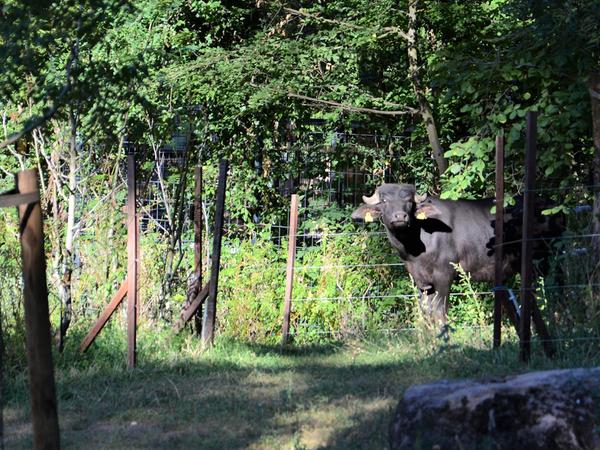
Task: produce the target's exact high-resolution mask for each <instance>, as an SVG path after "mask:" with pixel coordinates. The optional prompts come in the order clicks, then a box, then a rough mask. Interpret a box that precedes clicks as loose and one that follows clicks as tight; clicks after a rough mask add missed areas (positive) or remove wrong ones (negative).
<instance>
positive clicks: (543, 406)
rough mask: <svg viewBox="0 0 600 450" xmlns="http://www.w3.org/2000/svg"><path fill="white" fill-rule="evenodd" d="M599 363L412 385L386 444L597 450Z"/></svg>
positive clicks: (401, 446)
mask: <svg viewBox="0 0 600 450" xmlns="http://www.w3.org/2000/svg"><path fill="white" fill-rule="evenodd" d="M599 400H600V367H598V368H594V369H569V370H553V371H548V372H532V373H528V374H524V375H519V376H514V377H507V378H502V379H492V380H486V381H471V380H466V381H465V380H462V381H438V382H435V383H430V384H423V385H418V386H412V387H410V388H408V389H407V390H406V392H405V393H404V397H403V398H402V400H400V403H399V404H398V408H397V409H396V414H395V415H394V419H393V421H392V423H391V424H390V446H391V448H392V449H411V450H412V449H422V450H425V449H427V450H429V449H439V450H446V449H456V450H466V449H507V450H521V449H522V450H534V449H540V450H541V449H543V450H552V449H569V450H570V449H586V450H592V449H600V439H599V438H598V431H597V430H596V426H597V424H598V421H597V419H596V418H595V413H597V412H598V410H599V409H600V403H599Z"/></svg>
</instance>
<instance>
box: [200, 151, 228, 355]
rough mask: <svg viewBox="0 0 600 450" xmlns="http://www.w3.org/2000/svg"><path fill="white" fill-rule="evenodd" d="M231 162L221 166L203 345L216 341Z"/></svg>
mask: <svg viewBox="0 0 600 450" xmlns="http://www.w3.org/2000/svg"><path fill="white" fill-rule="evenodd" d="M228 169H229V162H228V161H227V160H221V162H220V164H219V182H218V186H217V203H216V209H215V232H214V233H215V234H214V238H213V250H212V256H211V266H210V284H209V292H208V299H207V301H206V308H205V309H204V317H203V321H202V343H203V344H204V346H205V347H206V346H211V345H212V343H213V339H214V331H215V321H216V315H217V292H218V289H219V270H220V264H221V240H222V237H223V219H224V213H225V193H226V190H227V170H228Z"/></svg>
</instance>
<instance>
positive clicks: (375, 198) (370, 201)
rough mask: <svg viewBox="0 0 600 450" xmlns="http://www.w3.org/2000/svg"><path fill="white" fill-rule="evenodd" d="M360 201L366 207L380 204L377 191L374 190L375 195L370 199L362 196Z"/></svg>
mask: <svg viewBox="0 0 600 450" xmlns="http://www.w3.org/2000/svg"><path fill="white" fill-rule="evenodd" d="M362 199H363V202H365V204H367V205H376V204H378V203H380V202H381V200H380V199H379V192H377V190H375V193H374V194H373V195H372V196H371V197H366V196H364V195H363V198H362Z"/></svg>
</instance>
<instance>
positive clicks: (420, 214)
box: [417, 211, 427, 220]
mask: <svg viewBox="0 0 600 450" xmlns="http://www.w3.org/2000/svg"><path fill="white" fill-rule="evenodd" d="M417 219H419V220H425V219H427V214H425V213H424V212H423V211H421V212H418V213H417Z"/></svg>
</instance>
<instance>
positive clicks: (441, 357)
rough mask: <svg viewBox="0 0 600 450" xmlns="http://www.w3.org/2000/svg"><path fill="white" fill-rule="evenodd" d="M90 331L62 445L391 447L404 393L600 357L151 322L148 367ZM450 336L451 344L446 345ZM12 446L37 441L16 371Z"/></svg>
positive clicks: (463, 340) (72, 369)
mask: <svg viewBox="0 0 600 450" xmlns="http://www.w3.org/2000/svg"><path fill="white" fill-rule="evenodd" d="M81 337H82V333H76V332H75V333H73V334H72V336H71V340H70V345H69V348H67V350H66V351H65V353H64V354H63V355H59V356H55V360H56V366H57V369H56V379H57V390H58V402H59V415H60V426H61V439H62V443H63V447H64V448H69V449H135V448H139V449H175V448H181V449H192V448H197V449H234V448H252V449H271V448H273V449H279V448H287V449H301V448H306V449H312V448H339V449H351V448H361V449H365V448H367V449H368V448H373V449H382V448H385V447H386V439H387V428H388V425H389V421H390V418H391V417H392V413H393V410H394V408H395V406H396V404H397V401H398V399H399V397H400V396H401V395H402V392H403V391H404V389H405V388H407V387H408V386H410V385H412V384H415V383H424V382H427V381H430V380H435V379H440V378H464V377H471V378H486V377H492V376H499V375H507V374H515V373H520V372H525V371H531V370H534V369H549V368H555V367H573V366H591V365H598V364H599V363H600V349H599V348H598V346H597V344H589V343H588V344H585V345H584V343H582V344H581V345H580V346H579V347H577V348H571V349H566V348H561V350H560V351H559V355H558V357H557V358H556V359H554V360H552V361H549V360H547V359H546V358H545V357H544V356H543V354H542V351H541V348H539V347H538V346H534V351H533V358H532V361H531V363H530V364H528V365H524V364H521V363H519V362H518V361H517V346H516V345H515V343H514V338H513V339H511V341H510V342H508V343H506V344H505V345H504V346H503V347H502V348H500V349H498V350H494V351H492V350H490V349H489V342H490V341H491V339H490V331H489V330H488V329H486V330H484V331H483V332H482V331H481V330H461V331H457V332H455V333H454V334H452V336H451V339H450V342H449V343H443V342H441V340H440V339H437V338H436V336H435V334H432V333H430V332H427V331H415V332H410V333H402V334H398V335H394V336H389V337H379V338H370V339H369V338H364V339H361V340H356V341H351V342H346V343H343V344H340V343H329V344H324V345H321V346H312V347H303V348H294V347H289V348H286V349H284V350H281V349H280V348H279V347H278V346H262V345H253V344H249V343H240V342H232V341H226V340H217V342H216V345H215V347H214V348H213V349H212V350H210V351H207V352H202V350H201V348H200V345H199V343H198V342H197V340H196V339H195V338H193V337H192V336H189V335H187V336H183V337H181V336H173V335H171V334H170V332H169V331H164V330H150V329H147V328H146V329H142V332H141V333H140V356H139V367H138V368H137V369H135V370H132V371H129V370H127V369H126V368H125V365H124V361H125V342H124V330H122V329H121V325H119V324H117V325H113V326H111V327H110V328H109V329H108V330H105V332H104V333H103V335H101V336H100V338H99V339H98V341H97V342H96V343H94V345H93V346H92V348H91V349H90V350H89V352H88V353H87V354H85V355H83V356H81V355H78V354H77V352H76V347H77V344H78V343H79V342H80V338H81ZM448 344H449V345H448ZM7 378H8V380H7V385H6V386H5V390H6V401H7V404H6V406H5V409H4V420H5V433H6V436H5V442H6V445H7V448H9V449H21V448H23V449H26V448H27V449H28V448H31V428H30V425H29V417H28V399H27V384H26V376H25V374H23V373H13V374H10V375H7Z"/></svg>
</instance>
